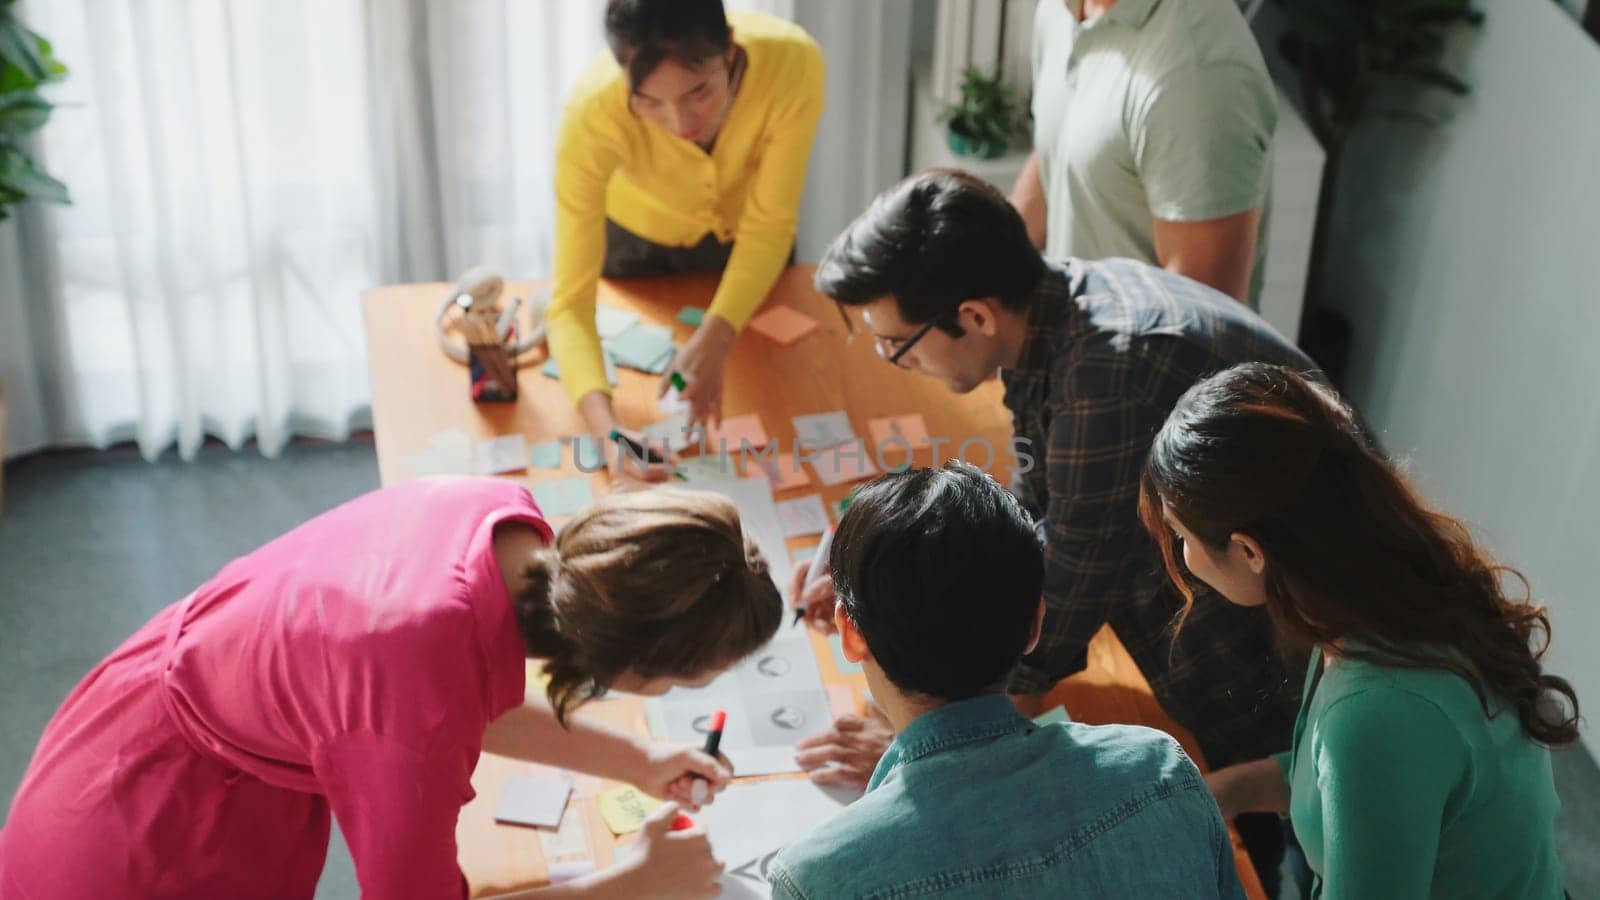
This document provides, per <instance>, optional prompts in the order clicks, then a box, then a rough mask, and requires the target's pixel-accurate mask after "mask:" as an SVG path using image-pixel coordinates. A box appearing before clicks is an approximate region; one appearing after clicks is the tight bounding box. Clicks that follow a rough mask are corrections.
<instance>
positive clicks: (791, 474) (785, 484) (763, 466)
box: [750, 453, 811, 491]
mask: <svg viewBox="0 0 1600 900" xmlns="http://www.w3.org/2000/svg"><path fill="white" fill-rule="evenodd" d="M750 463H752V467H753V468H755V469H757V470H758V471H760V473H761V474H762V475H765V476H766V479H767V483H768V484H770V485H772V489H773V490H774V491H786V490H788V489H790V488H797V487H805V486H806V485H808V484H810V483H811V478H810V477H809V476H807V475H806V467H805V466H802V465H800V464H799V463H797V462H795V461H794V454H793V453H779V454H778V458H777V459H773V458H772V457H770V456H752V457H750Z"/></svg>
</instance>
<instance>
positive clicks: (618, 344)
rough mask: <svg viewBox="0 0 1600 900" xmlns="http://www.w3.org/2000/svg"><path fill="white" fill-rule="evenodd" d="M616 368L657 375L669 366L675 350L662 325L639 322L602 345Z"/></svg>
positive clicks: (669, 332) (670, 332) (669, 336)
mask: <svg viewBox="0 0 1600 900" xmlns="http://www.w3.org/2000/svg"><path fill="white" fill-rule="evenodd" d="M606 349H607V350H608V351H609V352H610V353H611V355H612V357H613V358H615V359H616V361H617V365H621V366H627V367H628V368H630V369H638V370H640V371H642V372H649V373H651V374H654V375H659V374H661V373H662V372H665V371H666V369H667V366H668V365H670V364H671V363H672V357H673V354H675V353H676V352H677V346H676V345H675V344H673V343H672V330H671V329H670V328H668V327H667V326H665V325H655V324H651V323H647V322H640V323H638V324H636V325H634V326H633V327H632V328H629V329H628V330H627V331H624V332H622V333H621V334H619V335H617V336H616V337H614V338H612V339H611V340H609V341H607V342H606Z"/></svg>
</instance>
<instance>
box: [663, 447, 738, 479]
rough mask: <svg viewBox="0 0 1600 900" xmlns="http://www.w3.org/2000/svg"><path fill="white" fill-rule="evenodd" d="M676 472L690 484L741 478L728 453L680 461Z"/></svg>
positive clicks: (692, 457)
mask: <svg viewBox="0 0 1600 900" xmlns="http://www.w3.org/2000/svg"><path fill="white" fill-rule="evenodd" d="M675 471H677V472H678V473H679V474H681V475H682V476H683V477H684V478H685V479H686V480H688V481H690V482H695V481H725V480H727V479H730V478H738V477H739V470H738V468H737V467H735V466H734V464H733V459H732V457H730V456H728V454H726V453H704V454H701V455H700V456H690V457H685V458H683V459H679V460H678V461H677V463H676V468H675Z"/></svg>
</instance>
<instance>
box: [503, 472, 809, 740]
mask: <svg viewBox="0 0 1600 900" xmlns="http://www.w3.org/2000/svg"><path fill="white" fill-rule="evenodd" d="M527 575H528V585H527V587H526V588H525V589H523V590H522V591H520V592H518V594H517V596H516V597H515V598H513V606H514V607H515V609H516V615H517V621H518V623H519V625H520V626H521V629H522V640H523V644H524V645H525V646H526V647H527V651H528V655H529V656H532V657H534V658H537V659H543V660H545V674H547V675H549V676H550V683H549V685H548V687H547V688H546V693H547V695H548V696H549V698H550V704H551V706H553V707H554V708H555V712H556V718H557V719H558V720H560V721H562V722H563V723H564V722H565V721H566V716H567V714H568V713H569V712H570V711H571V710H572V709H574V708H576V707H577V706H579V705H581V704H583V703H585V702H587V701H589V700H591V699H593V698H595V697H598V696H599V695H601V694H603V693H605V691H606V690H607V689H608V688H609V687H610V686H611V684H612V683H613V682H614V681H616V679H617V677H618V676H620V675H622V674H623V673H625V672H632V673H633V674H635V675H639V676H641V677H644V678H654V677H662V676H665V677H673V678H685V679H692V678H698V677H701V676H704V675H709V674H715V673H717V672H720V671H722V670H724V669H726V668H728V667H730V666H732V665H733V664H734V663H736V662H738V661H739V660H741V659H743V658H744V657H746V656H748V655H750V654H751V653H754V652H755V651H756V650H757V649H759V648H760V647H761V646H762V645H763V644H765V643H766V642H767V641H768V640H770V639H771V638H772V636H773V634H775V633H776V632H777V630H778V623H779V622H780V621H781V620H782V618H783V601H782V599H781V598H780V596H779V594H778V587H777V585H776V584H774V583H773V581H772V576H771V575H770V574H769V573H768V571H767V561H766V559H765V558H764V557H763V556H762V555H761V552H760V550H758V549H757V548H756V544H755V541H754V540H753V539H751V538H750V537H748V536H747V535H746V534H745V533H744V530H743V528H742V526H741V525H740V522H739V511H738V509H736V508H735V507H734V505H733V503H732V502H730V501H729V500H727V499H726V498H724V497H721V496H718V495H716V494H710V493H705V492H697V491H685V490H677V489H672V488H656V489H654V490H648V491H634V492H626V493H617V494H612V495H610V496H608V497H606V498H605V499H603V500H601V501H600V502H599V503H596V504H595V505H593V506H591V507H589V508H588V509H586V510H584V511H582V512H580V513H579V514H578V515H577V516H576V517H574V518H573V519H572V520H571V521H570V522H568V523H567V525H566V527H565V528H563V529H561V533H560V534H557V535H556V540H555V543H554V544H553V545H552V546H550V547H547V548H544V549H543V550H540V551H539V552H538V553H537V554H535V555H534V557H533V559H532V560H531V561H530V564H529V566H528V569H527Z"/></svg>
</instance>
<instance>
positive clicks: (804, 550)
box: [789, 547, 817, 566]
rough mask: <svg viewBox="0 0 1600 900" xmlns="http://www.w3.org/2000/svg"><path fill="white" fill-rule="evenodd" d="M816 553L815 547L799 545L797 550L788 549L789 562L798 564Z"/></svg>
mask: <svg viewBox="0 0 1600 900" xmlns="http://www.w3.org/2000/svg"><path fill="white" fill-rule="evenodd" d="M816 555H817V548H816V547H801V548H800V549H799V550H790V551H789V562H790V563H792V564H793V565H797V566H798V565H799V564H801V563H803V562H806V561H807V560H809V559H811V557H813V556H816Z"/></svg>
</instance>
